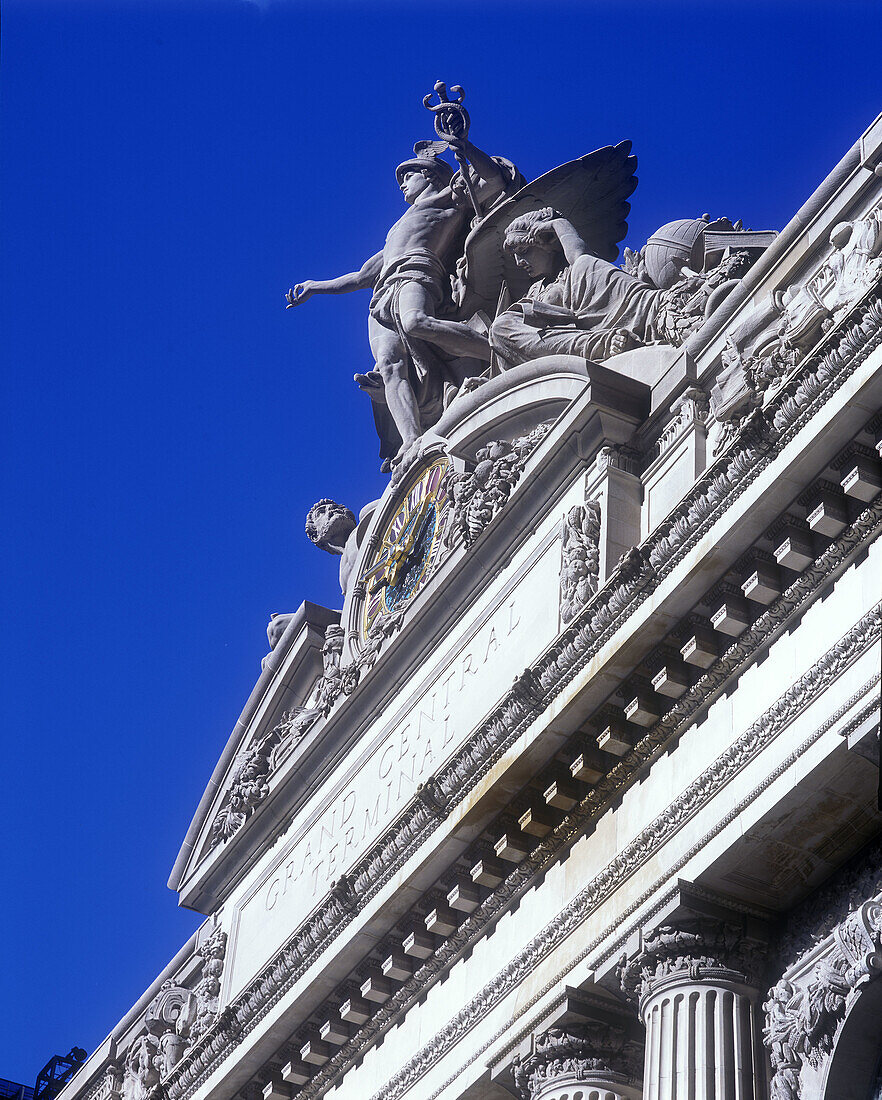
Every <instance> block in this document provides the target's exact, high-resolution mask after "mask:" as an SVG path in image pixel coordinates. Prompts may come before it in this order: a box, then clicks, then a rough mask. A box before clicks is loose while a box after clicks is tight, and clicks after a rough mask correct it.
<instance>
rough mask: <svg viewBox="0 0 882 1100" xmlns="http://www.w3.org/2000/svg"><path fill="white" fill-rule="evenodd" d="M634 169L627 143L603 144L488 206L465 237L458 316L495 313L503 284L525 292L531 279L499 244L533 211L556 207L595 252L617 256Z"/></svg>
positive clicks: (624, 230)
mask: <svg viewBox="0 0 882 1100" xmlns="http://www.w3.org/2000/svg"><path fill="white" fill-rule="evenodd" d="M636 168H637V158H636V157H635V156H631V142H630V141H622V142H620V143H619V144H618V145H607V146H605V147H604V148H603V149H597V150H595V152H593V153H588V154H587V155H586V156H584V157H579V159H578V160H571V161H568V162H567V163H566V164H562V165H561V166H560V167H559V168H554V169H553V170H552V171H551V172H546V173H545V175H544V176H540V177H539V179H537V180H534V181H533V183H528V184H527V185H526V187H522V188H521V190H520V191H518V192H516V193H515V194H514V195H512V196H511V197H510V198H508V199H506V201H505V202H503V203H501V204H500V205H499V206H498V207H496V209H495V210H492V211H491V212H490V213H489V214H488V215H487V216H486V217H485V218H483V219H482V220H481V221H480V222H479V223H478V225H476V226H475V228H474V229H472V231H471V232H470V233H469V235H468V237H467V238H466V243H465V254H464V261H465V262H464V264H461V268H460V273H459V274H460V280H461V281H460V286H459V294H458V295H457V297H458V299H459V304H460V308H459V314H460V316H461V317H471V316H472V315H473V314H475V313H476V312H477V311H478V310H484V311H486V312H488V313H489V314H490V316H493V315H494V314H495V312H496V306H497V302H498V301H499V295H500V291H501V290H502V288H503V286H505V287H506V288H507V291H508V294H509V295H510V298H511V300H516V299H517V298H520V297H522V296H523V295H524V294H525V293H526V291H527V289H528V288H529V285H530V279H529V277H528V276H525V275H524V273H523V272H522V271H520V270H519V268H518V267H517V266H516V264H515V262H514V259H513V258H512V256H511V255H510V254H509V253H507V252H505V251H504V250H503V247H502V243H503V241H504V240H505V231H506V229H507V228H508V226H509V224H510V223H511V222H512V220H513V219H514V218H517V217H519V216H520V215H521V214H526V213H528V212H529V211H531V210H540V209H541V208H542V207H544V206H551V207H554V209H555V210H558V211H560V213H561V214H563V216H564V217H565V218H567V219H568V220H569V221H571V222H572V223H573V225H574V226H575V227H576V228H577V229H578V231H579V233H580V234H581V236H582V238H583V240H584V241H585V242H586V243H587V244H588V246H589V247H590V248H591V249H592V250H593V251H594V252H595V253H596V254H597V255H598V256H601V257H602V258H603V259H605V260H615V259H616V257H617V256H618V254H619V250H618V247H617V246H618V242H619V241H621V240H623V239H624V237H625V235H626V234H627V232H628V221H627V218H628V214H629V212H630V210H631V204H630V203H629V202H628V201H627V200H628V196H629V195H631V194H632V193H633V191H634V188H635V187H636V186H637V177H636V176H635V175H634V171H635V169H636Z"/></svg>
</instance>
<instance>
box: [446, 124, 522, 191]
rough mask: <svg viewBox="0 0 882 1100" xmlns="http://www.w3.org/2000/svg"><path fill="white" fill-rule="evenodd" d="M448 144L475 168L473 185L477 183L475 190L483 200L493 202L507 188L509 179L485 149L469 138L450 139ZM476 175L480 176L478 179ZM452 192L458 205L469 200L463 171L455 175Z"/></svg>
mask: <svg viewBox="0 0 882 1100" xmlns="http://www.w3.org/2000/svg"><path fill="white" fill-rule="evenodd" d="M448 145H449V146H450V148H451V149H452V150H453V151H454V153H457V152H458V153H461V154H462V155H463V156H464V157H465V158H466V159H467V160H468V162H469V164H470V165H471V167H472V169H473V170H474V175H473V176H472V180H473V184H472V186H473V187H474V186H475V183H477V187H476V188H475V190H476V192H477V197H478V199H479V200H480V201H481V202H485V203H486V202H493V201H494V200H495V199H496V198H497V196H499V195H501V194H502V192H503V191H504V190H505V188H506V184H507V183H508V179H507V177H506V175H505V173H504V172H503V170H502V169H501V168H500V167H499V165H498V164H497V163H496V161H495V160H494V159H493V158H492V157H491V156H488V154H487V153H485V152H484V151H483V149H479V148H478V147H477V145H473V144H472V142H470V141H468V140H467V139H466V140H465V141H463V140H462V139H461V138H457V139H456V140H450V141H448ZM474 176H477V177H478V178H477V180H476V181H475V179H474ZM450 194H451V195H452V198H453V201H454V204H457V205H458V204H461V203H467V202H468V201H469V197H468V192H467V190H466V186H465V182H464V181H463V179H462V176H461V173H460V174H457V175H456V176H454V178H453V183H452V184H451V188H450Z"/></svg>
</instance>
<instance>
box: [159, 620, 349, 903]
mask: <svg viewBox="0 0 882 1100" xmlns="http://www.w3.org/2000/svg"><path fill="white" fill-rule="evenodd" d="M339 620H340V613H339V611H332V610H330V609H329V608H326V607H322V606H320V605H319V604H314V603H310V602H309V601H305V602H304V603H303V604H301V606H300V607H299V608H298V610H297V611H295V612H292V613H290V614H287V615H278V616H273V619H272V620H271V622H270V625H269V628H268V631H267V633H268V636H269V638H270V642H271V646H272V648H271V649H270V652H269V653H268V654H267V656H266V657H265V658H264V659H263V662H262V666H263V667H262V671H261V675H260V677H259V679H258V681H257V683H256V684H255V686H254V689H253V690H252V692H251V695H250V697H249V699H248V702H247V703H246V704H245V708H244V709H243V711H242V713H241V715H240V716H239V720H238V721H237V722H236V725H235V726H234V727H233V731H232V733H231V734H230V737H229V739H228V740H227V744H226V746H225V747H224V750H223V752H222V753H221V757H220V759H219V760H218V763H217V765H216V767H215V769H214V773H213V775H212V777H211V779H210V780H209V782H208V786H207V787H206V789H205V792H204V794H203V796H202V799H201V801H200V803H199V806H198V808H197V810H196V813H195V814H194V816H193V820H192V822H191V824H190V827H189V829H188V831H187V836H186V838H185V840H184V843H183V845H182V847H181V850H180V852H179V853H178V857H177V860H176V862H175V866H174V868H173V870H172V874H171V876H170V879H169V887H170V888H171V889H172V890H177V891H179V893H180V894H181V903H182V904H185V905H187V906H189V907H191V908H195V909H197V910H199V911H205V912H207V911H208V908H206V907H207V906H210V905H211V904H212V903H213V901H214V900H216V899H217V897H218V896H219V893H222V892H223V888H224V884H227V883H230V882H232V881H235V880H236V878H237V877H238V874H239V871H240V866H239V865H240V864H241V863H242V858H240V855H239V852H238V848H239V845H237V843H236V838H237V835H238V834H239V832H240V830H241V828H242V826H243V825H244V824H245V823H246V821H248V819H249V818H250V817H251V816H253V815H254V814H255V813H257V812H258V811H259V809H260V807H261V804H262V803H263V801H264V800H265V798H266V796H267V795H268V794H269V791H270V785H271V782H272V780H271V776H274V775H275V774H276V773H277V772H278V771H279V770H280V766H281V765H282V764H283V762H284V761H286V760H287V759H288V758H289V757H290V756H291V755H292V753H294V752H296V750H297V749H298V748H299V747H300V746H301V743H302V742H303V741H305V740H307V739H308V737H309V734H310V732H311V727H312V726H313V725H314V722H310V721H307V720H305V719H304V717H303V716H304V715H306V717H307V718H309V717H310V716H311V715H312V714H313V712H314V704H315V699H314V698H313V696H314V695H315V692H316V687H317V684H318V682H319V679H320V677H321V674H322V646H323V645H324V643H325V631H326V629H327V628H328V627H329V626H333V625H335V624H337V623H339Z"/></svg>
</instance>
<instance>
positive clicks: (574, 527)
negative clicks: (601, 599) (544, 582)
mask: <svg viewBox="0 0 882 1100" xmlns="http://www.w3.org/2000/svg"><path fill="white" fill-rule="evenodd" d="M599 580H600V502H599V501H597V500H589V501H586V502H585V504H577V505H576V506H575V507H573V508H571V509H570V510H569V512H568V513H567V516H566V519H565V520H564V525H563V533H562V535H561V565H560V617H561V622H564V623H568V622H569V621H570V620H571V619H572V618H573V616H574V615H575V614H576V612H577V611H579V609H580V608H582V607H584V606H585V604H586V603H587V602H588V601H589V600H590V599H591V597H592V596H593V595H594V594H595V593H596V592H597V586H598V583H599Z"/></svg>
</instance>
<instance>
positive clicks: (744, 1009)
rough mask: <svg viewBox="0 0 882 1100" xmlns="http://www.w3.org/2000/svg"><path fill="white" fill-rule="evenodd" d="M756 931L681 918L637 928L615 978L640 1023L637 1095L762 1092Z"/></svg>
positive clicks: (650, 1099) (657, 1099) (720, 1099)
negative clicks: (643, 1042) (642, 1045)
mask: <svg viewBox="0 0 882 1100" xmlns="http://www.w3.org/2000/svg"><path fill="white" fill-rule="evenodd" d="M759 931H760V930H759V929H758V928H756V927H753V926H752V925H750V926H749V925H748V923H747V922H746V921H745V920H741V921H728V920H721V919H707V918H702V917H695V916H687V917H681V918H680V920H679V922H678V925H676V926H675V925H661V926H659V927H656V928H654V929H652V930H650V931H643V932H641V933H640V936H639V944H638V945H636V950H634V951H633V953H632V954H630V955H628V956H626V957H625V958H624V959H623V960H622V962H621V963H620V965H619V970H618V978H619V982H620V984H621V987H622V991H623V992H624V993H625V995H626V996H627V997H628V998H629V999H630V1000H631V1001H632V1003H634V1004H635V1005H637V1006H639V1012H640V1016H641V1018H642V1020H643V1024H644V1027H645V1028H646V1046H645V1060H644V1070H643V1092H644V1096H645V1100H762V1098H764V1097H765V1095H766V1089H765V1054H764V1051H763V1048H762V1045H761V1038H760V1036H761V1032H760V1017H759V1009H760V994H759V987H760V975H761V973H762V967H763V959H764V957H765V949H764V945H763V941H762V939H761V938H759Z"/></svg>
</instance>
